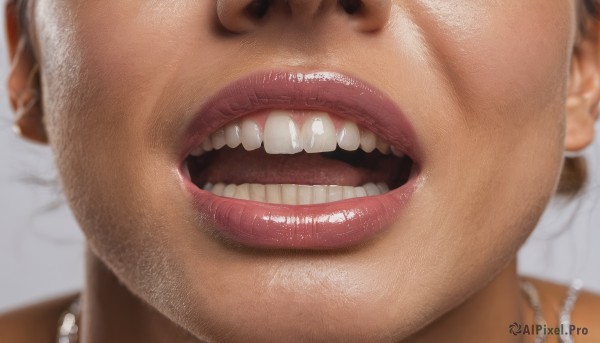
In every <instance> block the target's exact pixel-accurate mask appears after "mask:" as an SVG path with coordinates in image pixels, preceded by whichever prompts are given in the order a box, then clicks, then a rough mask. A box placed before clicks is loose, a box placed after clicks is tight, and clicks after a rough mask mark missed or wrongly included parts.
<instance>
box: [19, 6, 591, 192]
mask: <svg viewBox="0 0 600 343" xmlns="http://www.w3.org/2000/svg"><path fill="white" fill-rule="evenodd" d="M7 3H8V4H9V5H13V6H14V7H13V8H14V9H15V11H17V21H18V22H17V24H18V25H19V27H20V28H21V31H22V32H23V35H25V36H26V37H27V36H28V13H29V8H28V5H29V3H30V0H7ZM579 4H580V11H579V12H580V13H579V14H580V17H581V19H580V24H579V29H580V31H581V34H584V35H585V34H586V32H585V29H586V23H587V21H588V20H596V19H598V18H599V16H600V10H599V6H598V0H582V1H581V2H580V3H579ZM26 48H27V49H29V50H30V51H32V50H31V45H30V41H29V40H27V42H26ZM587 178H588V173H587V165H586V161H585V159H584V158H583V157H574V158H571V157H566V158H565V162H564V166H563V170H562V173H561V176H560V182H559V185H558V189H557V193H558V194H560V195H566V196H575V195H577V193H579V192H580V191H581V190H582V189H583V187H584V185H585V183H586V181H587Z"/></svg>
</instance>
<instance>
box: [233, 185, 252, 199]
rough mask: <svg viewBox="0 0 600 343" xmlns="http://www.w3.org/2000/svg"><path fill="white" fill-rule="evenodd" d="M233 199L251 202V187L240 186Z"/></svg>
mask: <svg viewBox="0 0 600 343" xmlns="http://www.w3.org/2000/svg"><path fill="white" fill-rule="evenodd" d="M233 197H234V198H236V199H240V200H250V187H249V186H248V184H247V183H244V184H242V185H239V186H237V187H236V188H235V193H234V194H233Z"/></svg>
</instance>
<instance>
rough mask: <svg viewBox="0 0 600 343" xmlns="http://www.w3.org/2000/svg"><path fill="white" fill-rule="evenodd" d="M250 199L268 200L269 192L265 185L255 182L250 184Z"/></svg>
mask: <svg viewBox="0 0 600 343" xmlns="http://www.w3.org/2000/svg"><path fill="white" fill-rule="evenodd" d="M250 200H254V201H260V202H266V201H267V192H266V189H265V185H260V184H256V183H253V184H251V185H250Z"/></svg>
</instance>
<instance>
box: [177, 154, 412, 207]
mask: <svg viewBox="0 0 600 343" xmlns="http://www.w3.org/2000/svg"><path fill="white" fill-rule="evenodd" d="M186 162H187V167H188V170H189V176H190V179H191V181H192V182H193V183H194V184H195V185H196V186H197V187H198V188H201V189H203V190H206V191H210V192H213V193H214V194H216V195H219V196H225V197H231V198H237V199H242V200H253V201H260V202H267V203H274V204H288V205H310V204H319V203H327V202H333V201H340V200H346V199H351V198H357V197H362V196H376V195H380V194H383V193H386V192H388V191H392V190H394V189H396V188H399V187H401V186H402V185H404V184H405V183H407V182H408V180H409V178H410V176H411V173H412V172H413V167H414V163H413V161H412V160H411V159H410V157H408V156H402V157H398V156H395V155H393V154H387V155H386V154H382V153H380V152H379V151H377V150H375V151H372V152H370V153H366V152H364V151H362V150H356V151H345V150H343V149H340V148H337V149H335V150H334V151H331V152H322V153H306V152H300V153H297V154H293V155H291V154H274V155H273V154H267V153H266V152H265V151H264V149H256V150H253V151H246V150H244V148H242V147H241V146H240V147H237V148H233V149H232V148H229V147H224V148H222V149H220V150H213V151H210V152H207V153H204V154H202V155H201V156H192V155H190V156H189V157H188V159H187V161H186Z"/></svg>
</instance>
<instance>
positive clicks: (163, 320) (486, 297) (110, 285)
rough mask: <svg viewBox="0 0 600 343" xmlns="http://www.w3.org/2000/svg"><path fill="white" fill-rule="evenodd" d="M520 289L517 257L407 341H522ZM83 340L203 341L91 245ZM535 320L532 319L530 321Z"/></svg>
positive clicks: (95, 342) (524, 317)
mask: <svg viewBox="0 0 600 343" xmlns="http://www.w3.org/2000/svg"><path fill="white" fill-rule="evenodd" d="M524 301H525V300H524V299H523V297H522V295H521V291H520V288H519V278H518V275H517V269H516V260H513V261H511V262H510V263H509V264H508V265H507V267H506V268H504V269H503V270H502V271H501V272H500V274H499V275H498V276H497V277H495V278H494V279H493V280H492V281H491V282H490V283H488V284H487V285H486V286H485V287H484V288H483V289H481V290H480V291H478V292H476V293H475V294H474V295H473V296H471V297H470V298H469V299H467V300H466V301H465V302H464V303H463V304H462V305H460V306H458V307H457V308H455V309H453V310H452V311H450V312H448V313H447V314H445V315H443V316H442V317H440V318H439V319H437V320H436V321H434V322H433V323H432V324H430V325H428V326H427V327H425V328H424V329H423V330H421V331H419V332H418V333H416V334H415V335H413V336H412V337H411V338H410V339H408V340H407V342H411V343H420V342H444V341H448V339H450V338H451V339H452V341H456V342H490V343H493V342H506V341H509V340H510V339H513V341H514V342H519V340H518V339H519V338H523V336H517V337H513V336H512V335H509V333H508V325H509V324H510V323H512V322H515V321H516V322H520V323H523V322H528V319H530V318H533V315H532V313H530V311H526V310H523V309H524V308H527V306H526V304H525V303H524ZM82 304H83V308H82V313H83V315H82V320H83V321H82V336H81V337H80V342H81V343H99V342H147V343H154V342H173V343H199V342H200V341H199V340H197V339H195V338H193V337H192V336H191V335H190V334H189V333H187V332H186V331H185V330H184V329H182V328H180V327H179V326H177V325H176V324H174V323H173V322H172V321H171V320H169V319H168V318H167V317H165V316H164V315H162V314H161V313H159V312H158V311H156V310H155V309H154V308H152V307H151V306H149V305H147V304H146V303H145V302H143V301H142V300H141V299H139V298H138V297H137V296H135V295H133V294H132V293H131V292H130V291H129V290H128V289H127V288H126V287H125V286H124V285H123V284H122V283H121V282H119V280H118V279H117V278H116V276H115V275H114V274H113V273H112V272H111V271H110V270H109V269H108V268H107V267H106V265H105V264H104V263H103V262H102V261H100V260H99V259H98V258H97V257H96V256H95V254H94V253H92V252H91V251H90V250H89V248H88V249H87V251H86V286H85V291H84V292H83V293H82ZM529 322H531V320H529Z"/></svg>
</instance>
